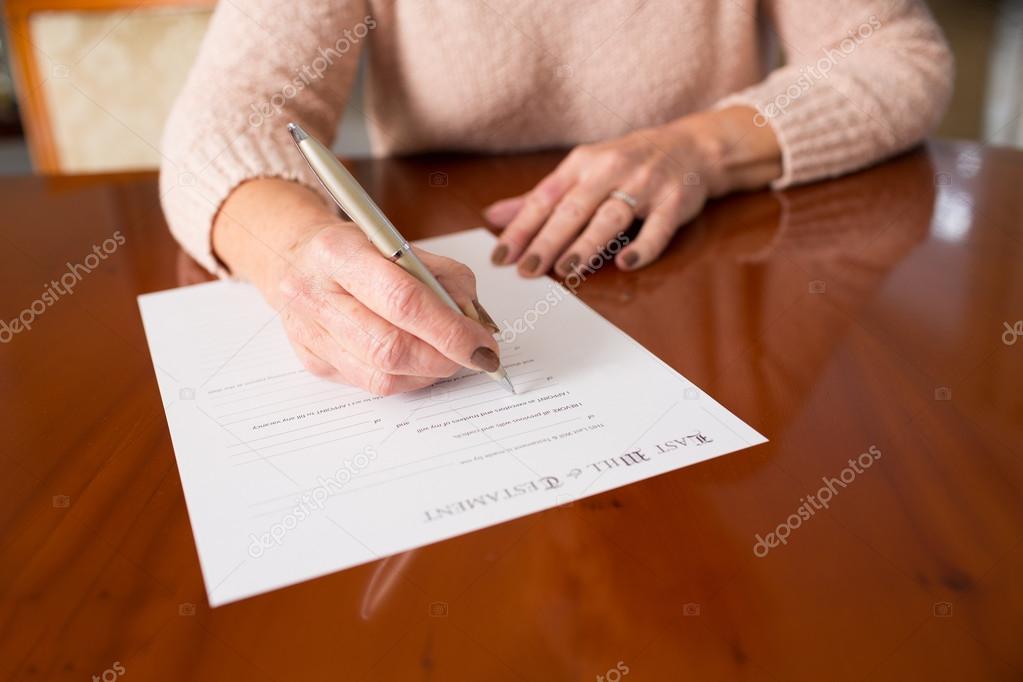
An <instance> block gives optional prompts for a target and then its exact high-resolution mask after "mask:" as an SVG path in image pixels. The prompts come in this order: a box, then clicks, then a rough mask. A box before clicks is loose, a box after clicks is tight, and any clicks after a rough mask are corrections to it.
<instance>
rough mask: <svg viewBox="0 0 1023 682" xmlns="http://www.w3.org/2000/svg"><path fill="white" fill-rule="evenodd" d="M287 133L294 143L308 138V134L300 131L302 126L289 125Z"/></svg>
mask: <svg viewBox="0 0 1023 682" xmlns="http://www.w3.org/2000/svg"><path fill="white" fill-rule="evenodd" d="M288 132H289V133H291V137H292V139H294V140H295V142H301V141H302V140H304V139H306V138H307V137H309V134H308V133H306V131H304V130H302V126H300V125H298V124H297V123H289V124H288Z"/></svg>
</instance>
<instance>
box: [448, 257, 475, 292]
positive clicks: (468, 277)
mask: <svg viewBox="0 0 1023 682" xmlns="http://www.w3.org/2000/svg"><path fill="white" fill-rule="evenodd" d="M452 274H453V275H454V276H455V277H456V278H458V279H459V280H461V281H463V282H465V283H466V284H467V285H468V286H469V287H470V288H472V289H475V288H476V273H474V272H473V271H472V269H471V268H470V267H469V266H468V265H463V264H462V263H455V264H454V267H453V268H452Z"/></svg>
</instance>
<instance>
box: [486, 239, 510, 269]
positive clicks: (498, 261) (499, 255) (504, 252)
mask: <svg viewBox="0 0 1023 682" xmlns="http://www.w3.org/2000/svg"><path fill="white" fill-rule="evenodd" d="M507 257H508V245H507V244H498V245H497V248H496V249H494V252H493V253H492V254H490V262H491V263H493V264H494V265H504V259H505V258H507Z"/></svg>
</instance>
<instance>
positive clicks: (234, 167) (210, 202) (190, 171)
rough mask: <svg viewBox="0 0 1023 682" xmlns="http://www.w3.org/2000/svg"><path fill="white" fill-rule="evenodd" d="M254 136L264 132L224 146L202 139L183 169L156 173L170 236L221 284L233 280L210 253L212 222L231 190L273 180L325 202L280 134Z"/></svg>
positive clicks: (217, 138)
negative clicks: (302, 188) (303, 189)
mask: <svg viewBox="0 0 1023 682" xmlns="http://www.w3.org/2000/svg"><path fill="white" fill-rule="evenodd" d="M260 133H264V131H256V134H251V133H243V134H241V135H239V136H237V137H236V138H234V140H233V141H230V142H229V141H227V140H226V139H225V136H222V135H209V136H204V137H203V139H202V140H196V141H194V145H193V146H192V147H191V148H190V149H188V150H187V153H186V154H185V155H184V156H185V159H187V162H186V165H181V164H165V166H164V168H163V171H162V172H161V174H160V195H161V197H162V202H163V206H164V211H165V213H166V215H167V221H168V223H169V224H170V228H171V232H172V233H174V236H175V237H176V238H177V240H178V242H179V243H180V244H181V246H182V247H183V248H184V249H185V251H186V252H188V254H189V255H190V256H192V258H194V259H195V260H196V261H198V262H199V263H200V264H201V265H202V266H203V267H205V268H206V269H207V270H208V271H209V272H211V273H213V274H214V275H216V276H217V277H219V278H222V279H228V278H232V277H233V276H232V273H231V271H230V270H229V269H228V268H227V266H226V265H224V263H222V262H221V261H220V259H219V258H217V256H216V254H215V253H214V251H213V242H212V231H213V221H214V219H215V218H216V216H217V214H218V213H219V212H220V210H221V209H222V207H223V204H224V201H225V200H226V199H227V197H228V195H229V194H230V193H231V192H232V191H234V189H235V188H236V187H238V186H239V185H241V184H242V183H244V182H247V181H249V180H256V179H259V178H278V179H282V180H290V181H293V182H297V183H299V184H301V185H303V186H305V187H308V188H310V189H312V190H313V191H315V192H317V193H318V194H319V195H320V196H321V197H323V199H324V200H325V201H327V202H330V201H331V200H330V197H329V195H327V194H326V192H325V191H324V190H323V187H322V185H320V183H319V181H318V180H317V179H316V176H315V175H314V174H313V173H312V171H311V170H310V169H309V165H308V164H307V163H306V161H305V159H304V157H303V156H302V154H301V153H300V152H299V151H298V149H297V148H296V147H295V145H294V143H293V141H292V139H291V137H290V135H289V134H288V132H287V130H286V129H284V128H281V130H280V131H276V130H275V131H274V132H273V133H271V134H260ZM165 148H166V146H165ZM201 163H204V164H205V165H202V166H200V165H199V164H201ZM175 166H176V168H175Z"/></svg>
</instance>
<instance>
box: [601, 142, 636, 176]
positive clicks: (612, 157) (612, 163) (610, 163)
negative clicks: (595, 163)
mask: <svg viewBox="0 0 1023 682" xmlns="http://www.w3.org/2000/svg"><path fill="white" fill-rule="evenodd" d="M628 165H629V156H628V154H626V153H625V152H624V151H622V150H621V149H617V148H613V149H608V150H607V151H605V152H604V153H603V154H601V156H600V168H601V170H603V171H606V172H608V173H617V172H620V171H622V170H625V168H626V167H627V166H628Z"/></svg>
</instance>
